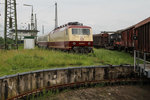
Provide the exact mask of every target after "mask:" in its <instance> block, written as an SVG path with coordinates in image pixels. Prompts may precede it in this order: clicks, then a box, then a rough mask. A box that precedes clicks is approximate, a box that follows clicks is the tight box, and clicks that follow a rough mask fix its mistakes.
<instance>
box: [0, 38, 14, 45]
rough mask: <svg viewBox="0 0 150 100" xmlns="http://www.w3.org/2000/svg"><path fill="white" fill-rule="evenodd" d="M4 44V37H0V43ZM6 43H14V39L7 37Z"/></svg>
mask: <svg viewBox="0 0 150 100" xmlns="http://www.w3.org/2000/svg"><path fill="white" fill-rule="evenodd" d="M1 44H4V38H2V37H0V45H1ZM7 44H14V40H12V39H11V38H7Z"/></svg>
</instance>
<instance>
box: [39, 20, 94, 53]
mask: <svg viewBox="0 0 150 100" xmlns="http://www.w3.org/2000/svg"><path fill="white" fill-rule="evenodd" d="M37 45H38V46H39V47H45V48H54V49H61V50H65V51H71V52H77V53H90V52H92V51H93V34H92V29H91V27H89V26H84V25H83V24H81V23H79V22H69V23H68V24H65V25H62V26H60V27H57V28H55V29H54V30H53V31H52V32H50V33H49V34H47V35H43V36H39V37H38V39H37Z"/></svg>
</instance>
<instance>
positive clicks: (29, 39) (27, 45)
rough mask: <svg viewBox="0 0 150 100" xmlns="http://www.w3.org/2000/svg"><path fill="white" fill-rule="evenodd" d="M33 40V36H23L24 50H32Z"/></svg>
mask: <svg viewBox="0 0 150 100" xmlns="http://www.w3.org/2000/svg"><path fill="white" fill-rule="evenodd" d="M34 47H35V39H34V36H25V37H24V49H34Z"/></svg>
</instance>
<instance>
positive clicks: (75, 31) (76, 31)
mask: <svg viewBox="0 0 150 100" xmlns="http://www.w3.org/2000/svg"><path fill="white" fill-rule="evenodd" d="M72 34H73V35H90V29H83V28H73V29H72Z"/></svg>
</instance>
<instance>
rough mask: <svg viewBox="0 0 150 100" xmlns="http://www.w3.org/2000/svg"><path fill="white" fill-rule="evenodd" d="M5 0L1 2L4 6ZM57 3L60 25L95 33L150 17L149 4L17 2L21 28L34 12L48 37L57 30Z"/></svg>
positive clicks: (120, 0)
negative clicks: (71, 24) (77, 26)
mask: <svg viewBox="0 0 150 100" xmlns="http://www.w3.org/2000/svg"><path fill="white" fill-rule="evenodd" d="M3 2H4V0H0V3H3ZM55 2H57V3H58V24H59V25H63V24H66V23H68V22H72V21H79V22H81V23H83V24H84V25H88V26H91V27H92V28H93V33H94V34H96V33H100V31H116V30H120V29H123V28H127V27H129V26H131V25H134V24H136V23H138V22H139V21H141V20H144V19H145V18H147V17H149V16H150V0H17V3H18V5H17V13H18V16H17V17H18V28H26V27H27V24H26V23H29V22H30V19H31V18H30V17H31V8H30V7H25V6H23V4H31V5H33V6H34V13H36V14H37V19H38V29H39V30H40V32H39V34H41V33H42V32H41V29H42V25H44V26H45V33H48V32H50V31H51V30H52V29H53V28H54V19H55V16H54V15H55V13H54V10H55V6H54V4H55ZM0 14H1V16H0V34H2V33H3V22H4V5H2V4H0Z"/></svg>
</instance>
